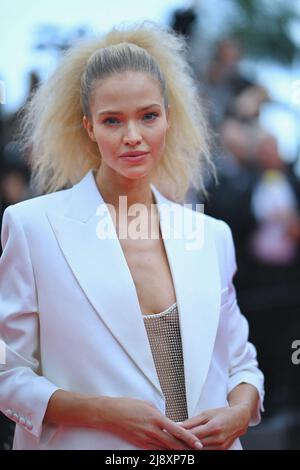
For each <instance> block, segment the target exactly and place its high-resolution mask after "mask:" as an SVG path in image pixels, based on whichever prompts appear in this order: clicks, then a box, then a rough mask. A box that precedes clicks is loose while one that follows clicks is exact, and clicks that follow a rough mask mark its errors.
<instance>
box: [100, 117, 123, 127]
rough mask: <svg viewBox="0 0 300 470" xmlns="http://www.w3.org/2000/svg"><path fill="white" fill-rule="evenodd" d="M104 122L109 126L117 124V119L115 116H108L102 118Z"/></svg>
mask: <svg viewBox="0 0 300 470" xmlns="http://www.w3.org/2000/svg"><path fill="white" fill-rule="evenodd" d="M103 122H104V124H109V125H111V126H113V125H115V124H119V122H120V121H119V119H117V118H113V117H109V118H106V119H104V121H103Z"/></svg>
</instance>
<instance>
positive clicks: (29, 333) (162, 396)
mask: <svg viewBox="0 0 300 470" xmlns="http://www.w3.org/2000/svg"><path fill="white" fill-rule="evenodd" d="M195 90H196V86H195V84H194V83H193V80H192V78H191V73H190V70H189V67H188V65H187V62H186V59H185V52H184V46H183V43H182V41H181V40H180V39H179V38H177V37H176V36H175V35H173V34H171V33H168V32H166V31H163V30H160V29H159V28H158V27H156V26H155V25H151V24H149V25H145V24H143V25H141V26H138V27H135V28H131V29H127V30H118V29H114V30H113V31H111V32H110V33H109V34H108V35H107V36H106V37H105V38H104V39H102V40H100V41H99V40H95V41H92V42H91V43H89V44H83V45H80V46H77V47H76V48H74V49H73V50H71V51H70V52H69V53H68V54H67V55H66V57H65V58H64V60H63V62H62V64H61V65H60V67H59V68H58V70H57V71H56V72H55V74H54V76H53V77H52V78H51V79H50V81H49V82H48V83H47V84H45V85H43V86H42V87H41V88H40V89H39V90H38V92H37V93H36V94H35V96H34V97H33V100H32V102H31V104H30V106H29V109H28V111H27V115H26V120H25V128H24V136H25V142H26V143H27V144H30V145H31V147H32V155H33V170H34V175H35V179H36V181H37V182H38V183H39V185H40V187H41V188H42V189H43V190H44V191H47V192H52V194H48V195H45V196H41V197H37V198H35V199H31V200H29V201H26V202H23V203H20V204H16V205H14V206H11V207H9V208H8V209H7V210H6V211H5V217H4V226H3V232H2V242H3V245H4V252H3V257H2V259H1V264H0V275H1V296H0V312H1V338H2V339H3V342H4V343H5V353H6V361H5V364H4V367H3V371H2V373H1V375H0V397H1V401H0V404H1V410H3V412H4V413H5V414H6V416H8V417H10V418H11V419H12V420H13V421H15V422H16V423H17V426H16V433H15V439H14V448H15V449H202V448H205V449H217V448H218V449H227V448H232V449H237V448H241V446H240V443H239V440H238V436H239V435H241V434H243V433H244V432H245V431H246V429H247V427H248V425H249V424H250V425H251V424H252V425H254V424H257V423H258V422H259V420H260V411H259V410H260V407H261V406H262V400H263V376H262V373H261V372H260V370H259V369H258V368H257V361H256V352H255V349H254V347H253V346H252V345H251V344H250V343H248V341H247V339H248V328H247V322H246V320H245V318H244V317H243V316H242V315H241V313H240V311H239V309H238V306H237V304H236V297H235V291H234V287H233V284H232V277H233V274H234V272H235V260H234V248H233V244H232V237H231V233H230V229H229V227H228V226H227V225H226V224H225V223H224V222H222V221H218V220H215V219H212V218H209V217H207V216H204V215H203V214H201V213H200V212H199V213H198V212H193V211H190V210H189V209H187V208H185V207H184V206H182V205H181V204H178V203H175V202H172V201H171V200H170V199H172V200H175V201H182V200H183V198H184V195H185V193H186V190H187V189H188V187H189V185H190V184H194V185H198V186H199V184H200V185H201V181H200V183H199V181H197V179H196V178H195V175H197V173H198V174H199V168H200V169H201V167H202V163H203V162H205V161H207V162H209V156H208V150H207V148H208V147H207V132H206V129H205V124H204V123H203V118H202V117H201V113H200V107H199V104H198V99H197V96H196V91H195ZM26 139H27V140H26ZM199 154H200V157H199ZM69 186H71V187H70V188H68V189H63V190H60V191H56V192H53V191H55V190H56V189H59V188H63V187H64V188H66V187H69ZM163 194H164V195H163ZM165 195H168V198H166V197H165ZM195 223H196V230H195V229H194V226H195Z"/></svg>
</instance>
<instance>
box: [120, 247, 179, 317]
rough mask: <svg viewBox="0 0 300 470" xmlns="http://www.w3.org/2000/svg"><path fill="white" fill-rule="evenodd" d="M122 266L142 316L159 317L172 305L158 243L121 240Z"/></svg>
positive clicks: (165, 260) (167, 272)
mask: <svg viewBox="0 0 300 470" xmlns="http://www.w3.org/2000/svg"><path fill="white" fill-rule="evenodd" d="M121 246H122V249H123V253H124V256H125V258H126V262H127V264H128V267H129V270H130V273H131V276H132V279H133V282H134V284H135V287H136V291H137V296H138V299H139V303H140V307H141V310H142V312H143V313H145V314H154V313H159V312H161V311H163V310H165V309H166V308H168V307H170V305H172V304H173V303H174V302H176V295H175V289H174V284H173V279H172V274H171V270H170V266H169V262H168V258H167V254H166V251H165V248H164V244H163V241H162V240H161V239H159V240H150V239H147V240H134V241H133V240H129V239H127V240H122V241H121Z"/></svg>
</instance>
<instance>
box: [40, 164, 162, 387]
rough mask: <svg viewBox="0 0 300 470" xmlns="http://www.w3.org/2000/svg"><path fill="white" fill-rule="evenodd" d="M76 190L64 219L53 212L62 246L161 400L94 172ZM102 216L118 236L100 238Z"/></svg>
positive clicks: (135, 300) (52, 221)
mask: <svg viewBox="0 0 300 470" xmlns="http://www.w3.org/2000/svg"><path fill="white" fill-rule="evenodd" d="M71 191H72V192H73V194H72V197H71V202H70V204H69V207H68V208H67V211H66V213H65V214H64V215H63V216H62V215H58V214H57V213H54V212H48V219H49V221H50V224H51V226H52V229H53V231H54V234H55V236H56V238H57V241H58V243H59V245H60V248H61V250H62V252H63V254H64V256H65V259H66V261H67V262H68V264H69V266H70V268H71V270H72V272H73V274H74V276H75V277H76V279H77V281H78V283H79V285H80V286H81V288H82V289H83V291H84V292H85V294H86V296H87V298H88V300H89V301H90V303H91V304H92V306H93V307H94V309H95V311H96V312H97V314H98V315H99V317H100V318H101V320H102V321H103V322H104V323H105V325H106V327H107V328H108V329H109V330H110V332H111V333H112V334H113V336H114V337H115V338H116V340H117V341H118V342H119V343H120V345H121V346H122V347H123V348H124V350H125V351H126V352H127V354H129V356H130V357H131V359H132V360H133V362H134V363H135V364H136V365H137V366H138V368H139V369H140V370H141V371H142V372H143V374H145V376H146V377H147V378H148V380H149V381H150V382H151V383H152V384H153V386H154V387H155V388H156V389H157V390H158V392H159V393H160V394H161V396H162V391H161V388H160V384H159V380H158V377H157V373H156V369H155V365H154V361H153V357H152V353H151V349H150V345H149V341H148V337H147V333H146V330H145V327H144V323H143V319H142V314H141V311H140V306H139V301H138V297H137V293H136V288H135V285H134V282H133V279H132V276H131V273H130V270H129V267H128V265H127V262H126V258H125V256H124V254H123V251H122V248H121V245H120V243H119V240H118V238H117V235H116V231H115V227H114V224H113V221H112V219H111V217H110V215H109V211H108V209H107V205H106V204H105V203H104V201H103V199H102V197H101V194H100V192H99V191H98V189H97V186H96V183H95V180H94V176H93V174H92V172H91V171H90V172H89V173H88V174H87V175H86V176H85V177H84V179H83V180H82V181H81V182H80V183H78V184H77V185H75V186H74V187H73V188H72V189H71ZM97 211H98V215H97ZM99 214H100V216H99ZM101 218H102V220H104V219H103V218H105V221H106V223H107V226H106V229H107V231H108V232H109V233H110V235H113V234H114V235H115V236H114V238H112V236H110V237H107V238H106V239H99V237H98V236H97V230H98V234H99V225H98V224H99V222H100V221H101Z"/></svg>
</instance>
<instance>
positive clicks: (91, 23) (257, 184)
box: [0, 0, 300, 449]
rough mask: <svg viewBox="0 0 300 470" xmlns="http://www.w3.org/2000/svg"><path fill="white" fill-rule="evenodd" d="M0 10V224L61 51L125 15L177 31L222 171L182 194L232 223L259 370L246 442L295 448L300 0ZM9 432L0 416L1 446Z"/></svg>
mask: <svg viewBox="0 0 300 470" xmlns="http://www.w3.org/2000/svg"><path fill="white" fill-rule="evenodd" d="M1 17H2V22H1V23H2V24H1V32H0V44H1V54H0V103H1V104H0V225H1V216H2V214H3V211H4V209H5V208H6V207H7V206H8V205H10V204H14V203H16V202H18V201H21V200H24V199H26V198H29V197H33V196H35V195H36V193H35V190H34V188H32V186H31V185H30V155H29V154H27V155H26V154H23V153H22V152H20V149H19V145H18V140H17V137H16V129H17V123H18V115H19V113H20V110H21V109H22V106H23V105H24V104H25V103H26V101H27V100H28V98H29V97H30V94H31V93H32V92H34V90H35V88H36V87H37V86H38V84H39V83H40V82H42V81H44V80H46V79H47V77H48V76H49V75H50V74H51V73H52V72H53V70H54V69H55V67H56V66H57V64H58V63H59V60H60V57H61V54H62V53H63V52H64V51H65V50H66V49H68V47H70V45H72V44H74V43H75V42H76V41H78V39H82V38H84V37H86V38H88V37H90V36H91V35H94V34H95V33H97V34H98V33H102V32H103V33H105V32H106V31H107V30H108V29H110V28H111V27H112V26H113V25H116V24H118V23H120V22H123V21H126V22H133V21H137V20H141V19H151V20H154V21H156V22H158V23H159V24H161V25H164V26H171V27H172V28H174V29H175V30H176V31H177V32H179V33H180V34H183V35H184V36H185V38H186V41H187V43H188V46H189V51H190V53H189V60H190V63H191V64H192V66H193V68H194V72H195V76H196V79H197V83H198V85H199V92H200V94H201V96H202V100H203V106H204V108H205V110H206V113H207V116H208V119H209V121H210V124H211V127H212V130H213V141H214V146H213V154H214V159H215V163H216V166H217V169H218V177H219V181H218V183H215V182H214V181H213V180H212V179H211V178H210V177H209V176H207V177H206V183H207V187H208V190H209V197H208V198H206V199H204V198H203V196H201V195H200V194H197V193H196V192H195V191H193V190H190V191H189V193H188V195H187V198H186V202H189V203H193V204H197V203H204V204H205V212H206V213H207V214H210V215H212V216H214V217H217V218H221V219H223V220H225V221H227V222H228V223H229V225H230V227H231V229H232V232H233V236H234V240H235V244H236V250H237V259H238V273H237V275H236V277H235V285H236V288H237V295H238V300H239V304H240V307H241V310H242V312H243V313H244V314H245V316H246V317H247V319H248V321H249V324H250V339H251V341H253V342H254V344H255V345H256V348H257V351H258V359H259V363H260V366H261V368H262V370H263V371H264V373H265V377H266V400H265V413H264V415H263V420H262V423H261V424H260V425H259V426H258V427H255V428H250V430H249V432H248V433H247V435H246V436H245V437H244V438H243V439H242V440H243V445H244V447H245V448H246V449H300V364H299V365H297V364H293V362H292V354H293V352H294V349H293V347H292V344H293V342H294V341H295V340H298V339H299V340H300V249H299V248H300V151H299V150H300V1H299V0H290V1H286V0H198V1H183V0H182V1H179V0H178V1H175V0H151V2H142V3H141V2H140V1H138V0H111V1H110V2H107V1H106V0H89V2H88V3H85V2H82V1H81V0H51V1H50V0H45V1H43V2H37V1H36V0H2V1H1ZM0 253H1V250H0ZM294 362H295V361H294ZM12 436H13V423H12V422H10V421H8V420H7V419H6V418H5V417H4V416H3V415H1V414H0V449H10V447H11V443H12Z"/></svg>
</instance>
